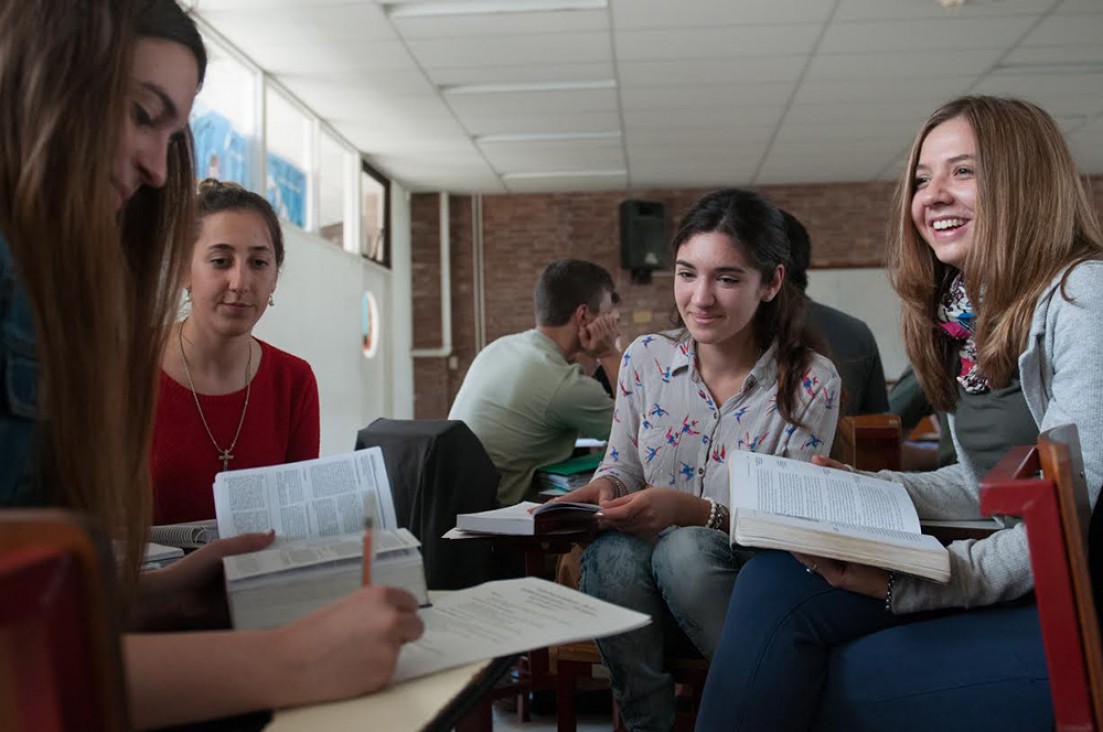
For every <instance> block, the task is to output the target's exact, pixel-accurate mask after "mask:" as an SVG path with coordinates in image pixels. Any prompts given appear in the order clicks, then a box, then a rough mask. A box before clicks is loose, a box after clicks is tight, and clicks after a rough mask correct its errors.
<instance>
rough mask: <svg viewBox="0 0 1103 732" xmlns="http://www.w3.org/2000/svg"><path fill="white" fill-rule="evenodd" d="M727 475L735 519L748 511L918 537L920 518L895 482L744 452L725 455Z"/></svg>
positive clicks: (900, 486) (902, 489) (903, 491)
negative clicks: (726, 457) (884, 530)
mask: <svg viewBox="0 0 1103 732" xmlns="http://www.w3.org/2000/svg"><path fill="white" fill-rule="evenodd" d="M728 470H729V473H728V475H729V479H730V483H731V485H730V491H731V510H732V513H733V514H735V513H737V512H738V511H739V510H740V509H750V510H754V511H761V512H763V513H773V514H778V515H782V516H799V517H801V518H808V519H815V520H818V521H831V522H836V523H841V524H852V525H856V526H866V527H870V528H877V529H891V530H895V531H907V532H910V533H914V534H918V533H919V516H918V515H917V514H916V512H915V507H914V506H913V505H912V502H911V498H909V497H908V492H907V490H905V489H904V486H902V485H900V484H899V483H894V482H892V481H888V480H882V479H880V478H873V477H870V476H867V475H861V474H859V473H851V472H849V471H846V470H836V469H834V468H827V467H823V466H821V465H813V464H812V463H806V462H802V461H799V460H791V459H788V458H782V457H776V456H774V455H760V454H758V453H752V452H742V451H739V452H735V453H734V454H733V455H731V456H729V458H728Z"/></svg>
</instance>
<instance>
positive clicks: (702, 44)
mask: <svg viewBox="0 0 1103 732" xmlns="http://www.w3.org/2000/svg"><path fill="white" fill-rule="evenodd" d="M821 29H822V25H821V24H818V23H815V24H814V23H799V24H789V25H757V26H720V25H713V26H711V27H708V28H678V29H673V28H672V29H649V30H618V31H617V33H616V35H615V37H614V43H615V47H616V56H617V60H618V61H657V60H685V59H695V58H710V59H740V58H742V57H744V56H776V55H781V54H784V55H794V54H809V53H811V52H812V49H813V48H814V47H815V45H816V39H817V38H819V35H820V30H821Z"/></svg>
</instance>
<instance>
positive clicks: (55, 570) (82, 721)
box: [0, 510, 129, 732]
mask: <svg viewBox="0 0 1103 732" xmlns="http://www.w3.org/2000/svg"><path fill="white" fill-rule="evenodd" d="M105 568H106V571H105ZM113 571H114V562H113V560H112V559H111V556H110V551H109V548H108V547H107V546H106V542H103V541H100V542H99V543H97V541H96V540H95V539H93V535H92V534H91V533H90V532H89V531H88V529H87V527H86V526H85V525H84V524H83V522H82V521H81V520H80V519H79V518H78V517H77V516H75V515H74V514H70V513H68V512H65V511H29V510H4V511H0V598H2V599H0V729H3V730H5V731H8V730H11V732H31V731H32V730H33V731H34V732H69V731H70V730H72V731H74V732H75V731H76V730H92V731H97V732H98V731H102V732H115V731H116V730H126V729H129V720H128V716H127V709H126V702H125V696H124V692H123V688H124V687H123V674H122V664H121V660H120V652H119V634H118V630H117V625H116V621H115V615H114V613H113V611H112V590H111V584H110V582H111V577H112V573H113Z"/></svg>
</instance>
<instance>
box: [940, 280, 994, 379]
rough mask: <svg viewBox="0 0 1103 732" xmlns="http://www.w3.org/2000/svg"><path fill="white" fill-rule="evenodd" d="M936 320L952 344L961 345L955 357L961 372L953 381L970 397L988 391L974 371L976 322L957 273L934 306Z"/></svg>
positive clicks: (975, 370)
mask: <svg viewBox="0 0 1103 732" xmlns="http://www.w3.org/2000/svg"><path fill="white" fill-rule="evenodd" d="M938 320H939V322H940V323H942V326H941V327H942V331H943V332H944V333H945V334H946V335H947V336H949V337H950V338H951V339H953V340H955V341H960V342H961V347H960V350H959V351H958V358H959V359H960V360H961V371H960V372H959V373H958V376H957V381H958V383H959V384H961V386H962V388H963V389H965V391H967V392H969V393H970V394H983V393H984V392H986V391H988V389H989V385H988V379H986V378H984V376H983V375H981V373H980V370H979V369H978V368H977V344H976V341H975V340H974V331H975V330H976V325H977V324H976V320H975V319H974V317H973V304H972V303H971V302H969V295H968V294H966V292H965V278H964V277H962V276H961V273H958V275H957V277H955V278H954V281H953V283H951V284H950V289H948V290H947V291H946V292H945V294H943V295H942V302H940V303H939V305H938Z"/></svg>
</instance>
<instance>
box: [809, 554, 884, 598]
mask: <svg viewBox="0 0 1103 732" xmlns="http://www.w3.org/2000/svg"><path fill="white" fill-rule="evenodd" d="M790 554H792V555H793V556H794V557H796V559H797V561H798V562H800V563H801V564H803V565H804V566H805V567H806V568H807V569H808V571H809V572H813V573H815V574H818V575H819V576H821V577H823V579H824V581H825V582H827V584H829V585H831V586H832V587H835V588H837V589H840V590H850V591H851V592H856V593H858V594H859V595H866V596H868V597H872V598H874V599H876V600H883V599H885V595H886V594H887V593H888V584H889V573H888V572H887V571H885V570H883V569H880V568H879V567H871V566H869V565H868V564H855V563H853V562H842V561H839V560H837V559H828V558H827V557H813V556H811V555H809V554H800V553H798V552H790Z"/></svg>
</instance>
